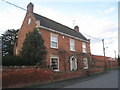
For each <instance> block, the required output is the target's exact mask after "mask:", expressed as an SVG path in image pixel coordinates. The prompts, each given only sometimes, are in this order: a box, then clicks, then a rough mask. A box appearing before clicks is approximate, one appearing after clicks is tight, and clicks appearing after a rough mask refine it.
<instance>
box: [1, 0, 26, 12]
mask: <svg viewBox="0 0 120 90" xmlns="http://www.w3.org/2000/svg"><path fill="white" fill-rule="evenodd" d="M2 1H3V2H5V3H8V4H10V5H12V6H15V7H17V8H20V9H22V10H24V11H27V10H26V9H24V8H22V7H20V6H18V5H15V4H13V3H11V2H8V1H5V0H2Z"/></svg>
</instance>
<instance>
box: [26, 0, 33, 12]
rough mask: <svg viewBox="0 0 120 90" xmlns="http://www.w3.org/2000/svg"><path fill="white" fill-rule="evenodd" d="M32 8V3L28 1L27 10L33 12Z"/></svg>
mask: <svg viewBox="0 0 120 90" xmlns="http://www.w3.org/2000/svg"><path fill="white" fill-rule="evenodd" d="M33 8H34V5H33V4H32V3H31V2H30V3H29V4H28V5H27V12H31V13H33Z"/></svg>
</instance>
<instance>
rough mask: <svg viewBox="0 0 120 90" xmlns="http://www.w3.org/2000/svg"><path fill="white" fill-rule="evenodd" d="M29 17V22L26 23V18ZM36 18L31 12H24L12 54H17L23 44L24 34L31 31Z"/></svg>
mask: <svg viewBox="0 0 120 90" xmlns="http://www.w3.org/2000/svg"><path fill="white" fill-rule="evenodd" d="M29 18H31V23H30V24H29V25H28V19H29ZM35 22H36V20H35V18H34V16H33V15H32V14H31V13H28V12H27V13H26V15H25V18H24V21H23V23H22V26H21V28H20V30H19V32H18V41H17V43H16V45H15V47H14V54H15V55H19V52H20V50H21V48H22V46H23V42H24V40H25V37H26V34H27V33H28V32H32V31H33V29H34V27H35V26H36V23H35Z"/></svg>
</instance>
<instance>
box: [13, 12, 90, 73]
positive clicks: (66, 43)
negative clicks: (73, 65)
mask: <svg viewBox="0 0 120 90" xmlns="http://www.w3.org/2000/svg"><path fill="white" fill-rule="evenodd" d="M29 18H31V23H30V24H28V19H29ZM36 21H37V20H36V19H35V18H34V16H33V15H32V14H31V13H29V12H27V13H26V16H25V19H24V21H23V24H22V26H21V29H20V31H19V33H18V42H17V45H16V46H15V48H14V53H15V54H16V55H19V51H20V50H21V48H22V46H23V42H24V40H25V37H26V34H27V33H28V32H29V31H30V32H32V31H33V29H34V28H35V27H36ZM39 32H40V33H41V35H42V37H43V39H44V41H45V43H44V44H45V46H46V50H47V52H48V53H47V56H46V59H45V64H46V65H50V56H51V55H56V56H58V58H59V60H60V61H59V62H60V63H59V69H60V71H64V70H65V66H66V70H68V71H69V70H70V57H71V56H72V55H75V56H76V53H77V52H82V42H83V41H80V40H77V39H74V40H75V51H70V37H68V36H65V35H62V34H58V33H54V34H57V35H58V49H53V48H51V47H50V37H51V33H53V32H51V31H49V30H46V29H43V28H39ZM63 36H64V38H63ZM71 39H73V38H71ZM85 43H86V42H85ZM86 47H87V52H90V44H89V43H86ZM61 51H66V52H67V53H66V54H65V53H62V54H61ZM76 58H77V63H78V64H82V59H83V58H82V57H81V58H78V57H77V56H76ZM78 66H79V65H78ZM82 66H83V65H81V66H79V67H78V68H81V67H82Z"/></svg>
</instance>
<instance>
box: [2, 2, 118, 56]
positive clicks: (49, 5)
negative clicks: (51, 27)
mask: <svg viewBox="0 0 120 90" xmlns="http://www.w3.org/2000/svg"><path fill="white" fill-rule="evenodd" d="M6 1H9V2H11V3H13V4H15V5H18V6H20V7H22V8H24V9H26V7H27V5H28V4H29V2H32V3H33V4H34V12H35V13H38V14H40V15H43V16H45V17H47V18H50V19H52V20H54V21H57V22H59V23H61V24H63V25H66V26H68V27H70V28H74V26H75V25H78V26H79V31H80V32H81V33H82V34H83V35H84V36H85V37H87V38H88V39H90V47H91V53H92V54H95V55H103V44H102V39H104V41H105V54H106V56H109V57H113V58H114V57H115V51H116V56H117V55H118V1H117V0H106V1H104V0H101V1H99V0H98V1H99V2H98V1H97V0H86V1H83V0H78V1H77V0H71V1H70V0H69V1H68V0H58V1H56V0H44V1H43V0H42V1H41V0H39V1H38V0H6ZM25 14H26V11H24V10H22V9H20V8H17V7H15V6H12V5H9V4H8V3H5V2H4V0H0V35H1V34H3V33H4V32H5V31H6V30H7V29H19V28H20V27H21V25H22V22H23V20H24V17H25ZM119 51H120V50H119ZM119 55H120V54H119Z"/></svg>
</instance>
